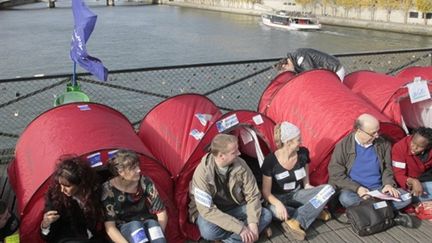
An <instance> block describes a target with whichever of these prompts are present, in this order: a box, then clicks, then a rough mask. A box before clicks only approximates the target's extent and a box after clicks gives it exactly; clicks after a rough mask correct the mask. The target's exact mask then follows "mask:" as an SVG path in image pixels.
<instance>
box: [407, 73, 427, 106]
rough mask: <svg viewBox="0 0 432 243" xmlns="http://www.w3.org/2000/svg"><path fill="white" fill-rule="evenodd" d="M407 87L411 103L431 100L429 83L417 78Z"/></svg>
mask: <svg viewBox="0 0 432 243" xmlns="http://www.w3.org/2000/svg"><path fill="white" fill-rule="evenodd" d="M407 86H408V93H409V97H410V100H411V103H413V104H414V103H416V102H420V101H423V100H427V99H430V98H431V95H430V92H429V88H428V85H427V81H419V80H418V78H415V79H414V82H412V83H409V84H408V85H407Z"/></svg>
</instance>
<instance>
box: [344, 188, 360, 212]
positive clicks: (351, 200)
mask: <svg viewBox="0 0 432 243" xmlns="http://www.w3.org/2000/svg"><path fill="white" fill-rule="evenodd" d="M360 200H361V198H360V197H358V196H357V194H355V193H353V192H351V191H341V193H340V195H339V202H340V203H341V204H342V206H343V207H345V208H347V207H350V206H355V205H358V204H359V203H360Z"/></svg>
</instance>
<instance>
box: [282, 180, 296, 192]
mask: <svg viewBox="0 0 432 243" xmlns="http://www.w3.org/2000/svg"><path fill="white" fill-rule="evenodd" d="M295 186H296V183H295V181H294V182H290V183H285V184H284V190H292V189H294V188H295Z"/></svg>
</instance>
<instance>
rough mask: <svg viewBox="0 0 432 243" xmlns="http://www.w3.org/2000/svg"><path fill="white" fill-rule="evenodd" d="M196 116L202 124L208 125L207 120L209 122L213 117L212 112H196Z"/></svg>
mask: <svg viewBox="0 0 432 243" xmlns="http://www.w3.org/2000/svg"><path fill="white" fill-rule="evenodd" d="M195 117H196V118H198V120H199V121H200V123H201V125H203V126H206V125H207V122H209V121H210V120H211V119H212V117H213V116H212V115H210V114H201V113H196V114H195Z"/></svg>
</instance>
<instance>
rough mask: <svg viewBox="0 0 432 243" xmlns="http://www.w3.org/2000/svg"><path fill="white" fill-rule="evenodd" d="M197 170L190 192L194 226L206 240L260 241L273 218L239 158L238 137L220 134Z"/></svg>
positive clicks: (252, 176) (190, 212)
mask: <svg viewBox="0 0 432 243" xmlns="http://www.w3.org/2000/svg"><path fill="white" fill-rule="evenodd" d="M210 149H211V152H210V153H208V154H206V155H205V156H204V157H203V158H202V160H201V163H200V164H199V165H198V167H197V168H196V170H195V173H194V175H193V178H192V184H191V188H190V197H191V202H190V204H189V215H190V220H191V222H194V223H196V224H197V225H198V228H199V230H200V233H201V236H202V237H203V238H204V239H206V240H224V242H246V243H251V242H254V241H257V240H258V238H259V233H260V232H261V231H262V230H263V229H264V228H265V227H267V225H268V224H270V222H271V220H272V215H271V213H270V211H269V210H267V209H266V208H262V207H261V201H260V200H261V194H260V192H259V189H258V186H257V183H256V180H255V178H254V175H253V173H252V171H251V170H250V169H249V167H248V165H247V164H246V162H245V161H244V160H242V159H241V158H239V155H240V152H239V150H238V140H237V137H235V136H232V135H228V134H218V135H217V136H216V137H215V138H214V139H213V141H212V143H211V148H210Z"/></svg>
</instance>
